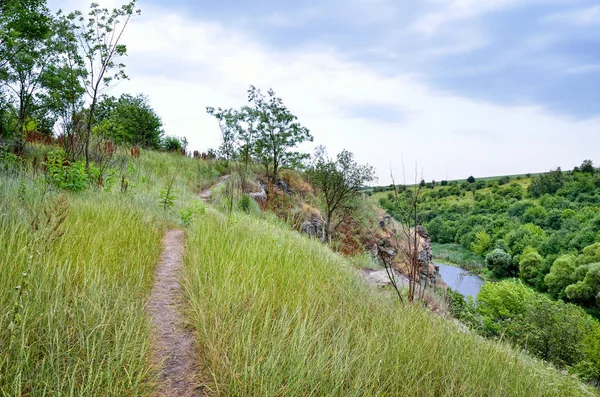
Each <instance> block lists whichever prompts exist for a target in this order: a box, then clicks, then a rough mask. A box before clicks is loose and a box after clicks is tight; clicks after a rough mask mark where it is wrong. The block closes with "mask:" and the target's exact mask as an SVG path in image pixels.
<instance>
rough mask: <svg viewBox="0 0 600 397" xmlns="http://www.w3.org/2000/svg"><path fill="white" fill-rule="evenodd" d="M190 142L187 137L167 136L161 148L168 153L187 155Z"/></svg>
mask: <svg viewBox="0 0 600 397" xmlns="http://www.w3.org/2000/svg"><path fill="white" fill-rule="evenodd" d="M187 145H188V141H187V138H186V137H176V136H166V137H165V138H164V139H163V140H162V142H161V147H162V149H163V150H164V151H166V152H174V153H185V151H186V149H187Z"/></svg>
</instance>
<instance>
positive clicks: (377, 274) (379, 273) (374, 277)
mask: <svg viewBox="0 0 600 397" xmlns="http://www.w3.org/2000/svg"><path fill="white" fill-rule="evenodd" d="M392 272H393V277H394V280H396V285H397V286H398V288H402V287H406V286H408V278H406V277H405V276H403V275H402V274H400V273H398V272H397V271H396V270H393V271H392ZM360 275H361V276H362V277H363V278H364V279H365V281H366V282H367V283H369V284H371V285H374V286H376V287H385V286H387V285H392V282H391V280H390V277H389V275H388V273H387V271H386V270H385V269H382V270H370V269H363V270H361V271H360Z"/></svg>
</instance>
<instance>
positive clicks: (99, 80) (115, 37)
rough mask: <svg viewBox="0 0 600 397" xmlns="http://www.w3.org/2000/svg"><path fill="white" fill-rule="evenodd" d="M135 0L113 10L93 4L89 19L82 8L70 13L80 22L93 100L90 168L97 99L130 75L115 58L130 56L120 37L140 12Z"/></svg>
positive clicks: (87, 133)
mask: <svg viewBox="0 0 600 397" xmlns="http://www.w3.org/2000/svg"><path fill="white" fill-rule="evenodd" d="M135 1H136V0H132V1H131V2H129V3H127V4H124V5H123V6H121V8H115V9H113V10H112V11H109V10H108V9H107V8H100V6H99V5H98V4H97V3H92V4H91V6H90V12H89V14H88V15H89V17H88V19H87V21H86V19H85V18H84V16H83V14H82V13H81V12H80V11H76V12H75V13H72V14H70V15H69V19H70V20H77V21H78V22H79V25H78V27H77V31H76V36H77V39H78V41H79V43H80V48H81V51H82V52H83V58H84V60H85V63H86V67H87V73H86V74H85V75H84V77H83V78H82V85H83V86H84V87H85V90H86V93H87V95H88V99H89V101H90V108H89V112H88V115H87V119H86V123H85V147H84V154H85V166H86V168H89V163H90V156H89V146H90V136H91V133H92V126H93V124H94V118H95V116H96V107H97V105H98V99H99V97H100V95H101V94H102V93H104V92H106V90H108V89H109V88H110V87H111V85H112V84H113V83H114V82H115V81H118V80H121V79H126V78H127V75H126V74H125V65H124V64H123V63H116V60H117V59H118V58H120V57H123V56H125V55H127V47H126V46H125V45H123V44H121V39H122V36H123V32H124V31H125V28H126V27H127V25H128V23H129V21H130V19H131V17H132V16H133V15H134V14H138V15H139V14H140V10H138V9H136V8H135Z"/></svg>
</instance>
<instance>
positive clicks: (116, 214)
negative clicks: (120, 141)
mask: <svg viewBox="0 0 600 397" xmlns="http://www.w3.org/2000/svg"><path fill="white" fill-rule="evenodd" d="M126 161H128V162H129V167H128V169H126V170H125V171H124V172H125V176H126V178H127V180H128V181H129V188H128V190H127V192H121V191H120V189H119V186H118V184H114V185H113V187H112V189H110V190H107V189H106V188H103V189H97V188H92V187H91V188H90V189H89V190H88V191H86V192H83V193H78V194H68V193H60V192H58V191H55V190H50V191H46V189H45V188H44V184H43V182H42V179H41V177H39V175H38V177H37V178H34V177H33V176H32V175H30V174H27V173H26V172H25V173H21V174H19V175H17V176H14V175H13V176H6V175H0V265H1V266H2V270H1V271H0V395H1V396H21V395H31V396H45V395H83V396H85V395H88V396H97V395H102V396H147V395H150V394H152V393H153V391H154V386H155V385H154V380H155V375H156V371H155V369H154V368H152V367H151V365H150V364H149V356H148V355H149V346H150V323H149V319H148V317H147V315H146V313H145V305H146V302H147V299H148V294H149V292H150V288H151V286H152V282H153V276H154V269H155V266H156V263H157V261H158V257H159V254H160V252H161V249H162V247H161V237H162V234H163V231H164V229H165V228H166V227H168V226H169V225H174V224H176V223H178V222H179V216H178V214H177V209H179V208H183V207H185V206H189V205H190V204H191V201H192V200H193V199H195V195H194V191H193V189H194V188H195V187H196V185H195V184H203V183H209V180H210V179H211V178H213V176H212V175H214V169H212V168H211V167H210V165H207V164H208V163H204V162H200V161H197V160H192V159H189V158H184V157H182V156H179V155H169V154H164V153H163V154H161V153H151V152H142V157H141V158H140V159H138V160H133V159H129V160H127V159H126ZM200 163H201V164H203V165H207V167H208V171H206V170H203V171H204V172H205V174H202V173H201V172H200V171H199V168H198V167H200ZM193 167H196V168H193ZM206 172H208V173H209V174H210V175H209V176H208V177H207V176H206ZM173 175H174V176H175V188H176V189H177V191H178V196H179V198H178V199H177V200H176V205H175V208H174V209H172V210H170V211H164V210H163V209H161V208H160V206H159V203H158V196H159V191H160V189H161V188H162V187H163V186H164V185H165V184H166V183H167V181H168V179H169V178H171V177H172V176H173ZM203 175H204V176H203ZM217 175H218V174H217ZM59 193H60V194H61V195H60V196H59ZM42 196H44V197H45V199H44V200H42V198H43V197H42ZM58 197H60V202H61V203H63V206H62V207H61V206H60V205H57V204H53V203H56V202H57V199H58ZM42 202H45V203H46V206H47V208H48V210H47V211H44V210H43V206H42ZM66 203H68V210H67V211H66V212H65V208H64V207H65V205H64V204H66ZM61 208H62V209H61ZM63 212H64V214H65V215H66V218H65V219H64V221H63V222H62V223H61V222H60V218H61V215H60V214H62V213H63ZM34 219H37V222H34ZM32 222H33V223H34V224H37V225H38V227H37V230H36V229H35V228H33V227H32Z"/></svg>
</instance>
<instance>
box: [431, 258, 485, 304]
mask: <svg viewBox="0 0 600 397" xmlns="http://www.w3.org/2000/svg"><path fill="white" fill-rule="evenodd" d="M435 265H436V266H439V267H440V275H441V276H442V280H444V282H445V283H446V284H448V286H449V287H450V288H452V289H453V290H454V291H457V292H460V293H461V294H463V295H464V296H472V297H473V299H474V298H476V297H477V294H478V293H479V289H480V288H481V286H482V285H483V284H484V283H485V281H484V280H483V279H482V278H481V277H479V276H476V275H474V274H471V273H469V272H468V271H467V270H465V269H461V268H460V267H456V266H450V265H444V264H441V263H436V264H435Z"/></svg>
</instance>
